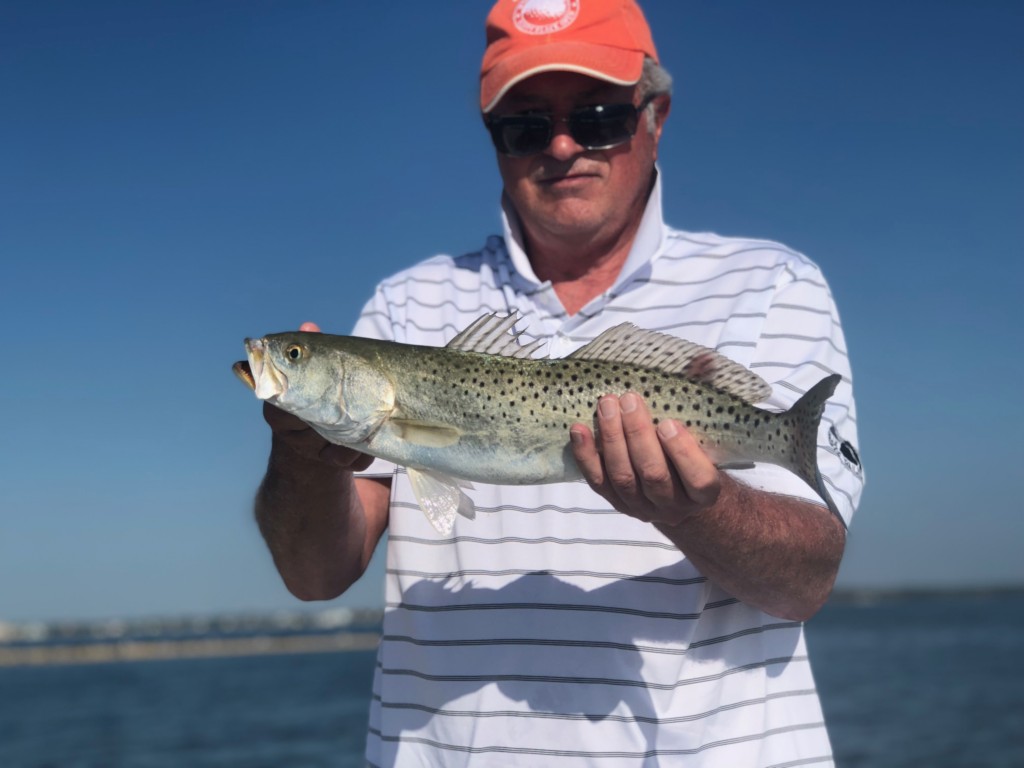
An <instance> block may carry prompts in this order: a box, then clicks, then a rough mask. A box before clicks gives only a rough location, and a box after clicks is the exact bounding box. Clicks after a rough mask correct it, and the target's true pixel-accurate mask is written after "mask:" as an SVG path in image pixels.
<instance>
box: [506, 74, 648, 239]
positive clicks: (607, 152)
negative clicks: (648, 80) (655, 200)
mask: <svg viewBox="0 0 1024 768" xmlns="http://www.w3.org/2000/svg"><path fill="white" fill-rule="evenodd" d="M638 101H639V97H638V95H637V94H636V87H635V86H618V85H613V84H611V83H606V82H604V81H601V80H595V79H593V78H590V77H585V76H584V75H578V74H575V73H570V72H548V73H544V74H540V75H535V76H534V77H531V78H528V79H527V80H524V81H523V82H521V83H519V84H517V85H516V86H515V87H514V88H512V90H510V91H509V92H508V93H507V94H506V95H505V96H504V98H502V100H501V102H499V104H498V105H497V107H495V109H494V114H496V115H509V114H515V113H520V112H546V113H550V114H552V115H554V117H555V118H556V119H558V118H562V117H565V116H566V115H568V114H569V112H571V111H572V110H573V109H576V108H578V107H586V106H593V105H597V104H620V103H632V104H637V103H638ZM655 104H656V105H657V104H658V102H657V101H656V102H655ZM661 106H664V107H666V109H658V119H657V125H656V128H655V131H654V132H653V133H651V132H650V131H649V130H648V127H647V118H646V116H645V115H641V118H640V122H639V125H638V127H637V131H636V134H635V135H634V136H633V138H632V139H631V140H629V141H627V142H626V143H624V144H620V145H618V146H616V147H612V148H610V149H602V150H586V149H584V148H583V147H581V146H580V145H579V144H577V143H576V142H575V141H574V140H573V138H572V136H570V134H569V131H568V126H567V125H566V123H565V122H557V123H556V125H555V132H554V136H553V137H552V139H551V142H550V144H548V146H547V147H546V148H545V149H544V150H543V151H542V152H539V153H537V154H535V155H530V156H528V157H508V156H507V155H503V154H501V153H498V169H499V171H500V172H501V177H502V179H503V181H504V183H505V191H506V192H507V193H508V195H509V197H510V198H511V199H512V203H513V204H514V205H515V209H516V212H517V213H518V214H519V217H520V218H521V219H522V221H523V225H524V227H525V229H526V234H527V237H528V239H530V240H533V241H538V240H544V239H549V238H555V239H559V240H561V241H563V242H564V241H565V240H566V239H572V240H574V241H575V242H579V243H580V244H581V245H583V244H585V243H596V242H600V241H602V240H603V239H607V238H615V237H618V236H620V233H621V232H623V231H624V230H625V229H627V228H628V227H629V226H630V224H631V223H635V222H638V221H639V217H640V215H641V214H642V212H643V209H644V206H645V205H646V202H647V195H648V192H649V190H650V184H651V180H652V178H653V171H654V161H655V160H656V159H657V156H658V140H659V138H660V137H661V127H662V123H663V119H664V116H665V114H666V113H667V103H665V102H662V105H661Z"/></svg>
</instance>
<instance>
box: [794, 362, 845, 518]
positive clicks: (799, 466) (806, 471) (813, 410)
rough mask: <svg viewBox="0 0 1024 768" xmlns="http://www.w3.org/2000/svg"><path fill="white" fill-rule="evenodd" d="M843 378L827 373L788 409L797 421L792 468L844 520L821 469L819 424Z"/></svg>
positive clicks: (795, 423) (836, 374)
mask: <svg viewBox="0 0 1024 768" xmlns="http://www.w3.org/2000/svg"><path fill="white" fill-rule="evenodd" d="M840 379H842V377H841V376H840V375H839V374H838V373H833V374H832V375H830V376H826V377H825V378H824V379H822V380H821V381H819V382H818V383H817V384H815V385H814V386H813V387H811V388H810V389H809V390H807V392H805V393H804V394H803V396H802V397H801V398H800V399H799V400H797V401H796V404H795V405H794V406H793V407H792V408H790V409H789V410H788V411H787V412H786V416H788V417H789V418H791V419H792V420H793V422H794V430H793V433H794V442H795V444H794V446H793V459H794V466H792V467H790V469H792V470H793V471H794V472H795V473H796V474H797V476H798V477H799V478H800V479H801V480H803V481H804V482H805V483H807V484H808V485H809V486H811V488H813V489H814V490H815V491H817V493H818V495H819V496H821V499H822V501H824V502H825V504H826V505H827V506H828V508H829V509H830V510H832V514H834V515H835V516H836V517H838V518H839V519H840V520H842V516H841V515H840V514H839V509H838V508H837V507H836V504H835V502H834V501H833V500H832V495H831V494H830V493H829V492H828V489H827V488H826V487H825V481H824V480H823V479H822V477H821V472H820V470H819V469H818V425H819V424H820V423H821V414H822V413H823V412H824V411H825V401H826V400H828V399H829V398H830V397H831V396H832V393H833V392H835V391H836V386H837V385H838V384H839V381H840Z"/></svg>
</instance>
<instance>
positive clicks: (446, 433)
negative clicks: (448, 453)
mask: <svg viewBox="0 0 1024 768" xmlns="http://www.w3.org/2000/svg"><path fill="white" fill-rule="evenodd" d="M391 423H392V424H393V425H394V427H395V430H396V431H397V432H398V436H399V437H400V438H402V439H403V440H405V441H406V442H407V443H412V444H413V445H420V446H423V447H424V448H447V447H448V446H450V445H455V444H456V443H457V442H459V438H460V437H462V432H460V431H459V430H458V429H456V428H455V427H453V426H451V425H449V424H442V423H438V422H429V421H415V420H413V419H396V418H392V419H391ZM410 474H411V473H410Z"/></svg>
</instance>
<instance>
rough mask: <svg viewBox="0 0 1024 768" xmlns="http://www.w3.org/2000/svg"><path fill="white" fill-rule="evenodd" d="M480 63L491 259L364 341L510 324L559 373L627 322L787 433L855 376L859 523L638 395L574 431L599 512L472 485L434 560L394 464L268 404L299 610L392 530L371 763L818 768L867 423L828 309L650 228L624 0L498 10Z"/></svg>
mask: <svg viewBox="0 0 1024 768" xmlns="http://www.w3.org/2000/svg"><path fill="white" fill-rule="evenodd" d="M487 39H488V47H487V50H486V53H485V55H484V60H483V68H482V72H481V109H482V111H483V114H484V118H485V122H486V124H487V127H488V130H489V131H490V132H491V135H492V138H493V140H494V144H495V147H496V150H497V161H498V167H499V169H500V171H501V176H502V179H503V182H504V196H503V209H504V213H505V219H504V224H505V232H504V236H503V237H491V238H489V240H488V241H487V243H486V245H485V246H484V247H483V248H482V249H481V250H480V251H478V252H476V253H471V254H468V255H465V256H461V257H458V258H452V257H448V256H439V257H435V258H433V259H430V260H428V261H426V262H424V263H422V264H419V265H418V266H415V267H413V268H411V269H409V270H406V271H405V272H403V273H401V274H399V275H396V276H395V277H393V278H391V279H389V280H386V281H385V282H384V283H382V284H381V285H380V286H379V287H378V289H377V292H376V295H375V296H374V298H373V299H372V300H371V301H370V302H369V304H368V305H367V307H366V308H365V310H364V312H363V315H362V317H361V318H360V320H359V322H358V324H357V325H356V329H355V333H356V334H357V335H363V336H373V337H378V338H385V339H393V340H397V341H401V342H408V343H417V344H426V345H433V346H442V345H444V344H445V343H447V341H449V340H450V339H451V338H452V337H453V336H454V335H455V334H456V333H457V332H458V331H459V330H461V329H462V328H464V327H465V326H466V325H468V324H469V323H470V322H471V321H472V320H474V319H475V318H476V317H478V316H479V315H481V314H484V313H486V312H492V311H501V312H508V311H516V312H518V313H519V314H520V315H521V316H522V320H521V321H520V324H519V327H521V328H524V329H525V330H526V332H527V334H528V335H530V336H532V337H534V338H540V339H544V340H545V341H546V342H547V345H546V352H547V354H548V355H550V356H552V357H562V356H565V355H566V354H568V353H569V352H571V351H572V350H574V349H576V348H578V347H580V346H582V345H583V344H585V343H586V342H588V341H590V340H591V339H593V338H595V337H596V336H598V335H599V334H600V333H601V332H602V331H604V330H606V329H608V328H610V327H612V326H614V325H617V324H619V323H620V322H623V321H624V320H627V319H628V320H630V321H632V322H634V323H635V324H637V325H639V326H641V327H645V328H651V329H657V330H662V331H665V332H668V333H672V334H675V335H679V336H682V337H685V338H688V339H690V340H692V341H696V342H698V343H701V344H704V345H706V346H710V347H713V348H717V349H719V350H722V351H723V352H724V353H725V354H727V355H728V356H730V357H732V358H733V359H735V360H737V361H738V362H740V363H742V364H743V365H745V366H747V367H750V368H752V369H755V370H757V371H758V372H759V373H760V374H761V375H762V376H763V377H765V378H766V379H767V380H768V381H769V382H771V383H772V385H773V395H772V398H771V399H770V400H769V401H767V403H765V404H762V405H766V406H767V407H769V408H773V409H784V408H788V407H789V406H790V405H792V404H793V402H795V400H796V399H797V398H798V397H799V395H800V394H801V393H803V392H804V391H806V390H807V389H809V388H810V387H811V386H812V385H813V384H815V383H816V382H817V381H818V380H819V379H821V378H822V377H823V376H825V375H827V374H828V373H830V372H838V373H841V374H842V377H843V380H842V383H841V384H840V386H839V388H838V390H837V392H836V395H835V396H834V397H833V399H832V400H830V402H829V404H828V406H827V408H826V413H825V417H824V419H823V425H822V428H821V432H820V434H819V446H820V447H819V465H820V467H821V471H822V474H823V475H824V477H825V482H826V484H827V485H828V486H829V488H830V491H831V493H832V496H833V497H834V499H835V502H836V506H837V508H838V510H839V513H840V515H841V517H842V518H843V519H840V518H839V517H837V516H836V515H834V514H833V513H832V512H830V511H829V510H828V509H827V508H826V507H825V506H824V503H823V502H822V500H821V499H819V498H818V497H817V496H816V495H815V494H814V493H813V492H812V491H811V490H810V489H809V488H808V487H807V486H806V485H805V484H804V483H802V481H800V480H799V479H797V478H796V477H795V476H793V475H791V474H790V473H788V472H786V471H784V470H781V469H779V468H776V467H773V466H771V465H758V466H757V467H756V468H754V469H749V470H736V471H734V472H732V474H729V473H726V472H724V471H719V470H718V469H717V468H716V467H715V465H714V464H713V463H711V461H710V460H709V459H708V457H707V456H706V455H705V454H704V453H703V451H702V450H701V449H700V447H699V446H698V445H697V444H696V442H695V441H694V439H693V437H692V436H691V435H690V434H689V433H688V432H687V431H686V429H685V428H684V427H683V426H682V425H681V424H680V423H679V422H677V421H674V420H671V419H670V420H663V421H661V422H660V423H659V425H658V426H657V427H655V426H654V425H653V423H652V419H651V416H650V414H649V413H648V411H647V408H646V405H645V404H644V402H643V401H642V399H641V398H640V397H639V396H638V395H636V394H634V393H627V394H623V395H622V396H621V397H615V396H608V397H605V398H602V399H601V401H600V402H599V405H598V409H597V414H596V415H595V419H596V425H597V427H598V429H597V431H596V433H595V431H593V430H592V429H591V427H592V426H593V425H584V424H574V425H572V426H571V427H570V429H569V430H568V435H567V439H569V440H571V443H572V450H573V454H574V456H575V458H576V461H577V463H578V464H579V466H580V467H581V469H582V470H583V474H584V476H585V478H586V481H587V483H588V484H589V486H590V488H588V487H587V485H585V484H583V483H563V484H556V485H547V486H538V487H515V488H512V487H502V486H489V485H488V486H485V485H477V487H476V489H475V490H474V491H473V493H472V496H473V500H474V502H475V504H476V519H475V520H472V521H470V520H463V519H459V520H458V521H457V523H456V527H455V530H454V531H453V532H452V534H451V535H450V536H449V537H446V538H442V537H439V536H438V535H437V534H436V533H435V532H434V531H433V529H432V528H430V526H429V524H428V523H427V522H426V521H425V520H424V518H423V516H422V515H421V514H419V512H418V511H417V504H416V502H415V499H414V497H413V495H412V491H411V489H410V486H409V482H408V478H407V476H406V474H405V472H404V471H403V470H402V469H401V468H400V467H393V466H388V465H386V464H385V463H384V462H379V461H378V462H376V463H374V464H373V466H370V459H369V458H368V457H365V456H362V455H360V454H358V453H355V452H352V451H349V450H347V449H344V448H341V447H339V446H332V445H329V444H327V443H325V442H324V441H323V440H322V439H321V438H320V437H319V436H317V435H316V434H315V433H313V432H312V430H310V429H308V428H306V427H305V425H303V424H302V423H301V422H299V421H297V420H295V419H294V418H292V417H289V416H287V415H286V414H283V413H281V412H279V411H276V410H275V409H274V408H272V407H269V406H268V407H267V408H266V418H267V420H268V422H269V423H270V425H271V427H272V429H273V445H272V450H271V456H270V462H269V466H268V470H267V475H266V478H265V479H264V482H263V484H262V486H261V488H260V491H259V494H258V497H257V503H256V513H257V518H258V521H259V523H260V527H261V530H262V532H263V534H264V537H265V538H266V540H267V542H268V545H269V547H270V549H271V552H272V553H273V556H274V560H275V563H276V565H277V567H278V569H279V570H280V572H281V575H282V577H283V578H284V580H285V583H286V584H287V586H288V588H289V589H290V590H291V591H292V592H293V593H294V594H295V595H297V596H298V597H300V598H303V599H329V598H333V597H335V596H337V595H338V594H340V593H341V592H343V591H344V590H345V589H346V588H347V587H348V586H350V585H351V584H352V583H353V582H354V581H355V580H356V579H358V578H359V577H360V575H361V574H362V573H363V571H364V569H365V568H366V566H367V564H368V562H369V559H370V556H371V554H372V552H373V550H374V548H375V546H376V545H377V542H378V540H379V539H380V537H381V535H382V534H383V532H384V530H385V529H387V530H388V532H389V537H388V571H387V584H386V607H387V612H386V616H385V624H384V633H383V639H382V642H381V647H380V651H379V658H378V669H377V674H376V680H375V685H374V700H373V704H372V706H371V724H370V734H369V739H368V747H367V759H368V762H369V763H370V764H371V765H375V766H414V765H415V766H420V765H423V766H426V765H431V766H435V765H446V766H448V765H452V766H454V765H488V766H495V765H498V766H550V765H560V766H563V765H564V766H584V765H601V766H608V765H615V766H620V765H621V766H641V765H644V766H652V765H678V764H685V765H707V766H769V765H797V764H799V765H811V764H823V765H824V764H830V763H831V753H830V747H829V742H828V737H827V735H826V732H825V729H824V724H823V722H822V715H821V709H820V706H819V703H818V699H817V694H816V692H815V689H814V681H813V677H812V675H811V671H810V667H809V662H808V660H807V655H806V650H805V647H804V642H803V634H802V625H801V623H800V622H802V621H804V620H805V619H807V618H809V617H810V616H811V615H813V614H814V613H815V612H816V611H817V610H818V608H819V607H820V606H821V605H822V603H823V602H824V601H825V599H826V597H827V596H828V594H829V592H830V590H831V587H832V583H833V581H834V578H835V575H836V571H837V569H838V566H839V561H840V558H841V556H842V551H843V546H844V541H845V524H846V523H847V522H848V521H849V518H850V517H851V516H852V514H853V510H854V507H855V504H856V501H857V499H858V498H859V494H860V490H861V485H862V478H861V475H860V468H859V466H858V465H857V464H856V463H854V462H853V461H851V460H849V459H846V458H844V457H843V452H842V451H840V450H839V449H838V446H839V445H840V442H841V441H842V440H848V441H852V440H855V434H854V432H855V416H854V406H853V398H852V392H851V387H850V370H849V365H848V361H847V357H846V354H845V352H844V350H845V343H844V341H843V336H842V332H841V330H840V327H839V323H838V316H837V314H836V310H835V307H834V305H833V304H832V301H831V297H830V295H829V292H828V289H827V286H826V285H825V283H824V280H823V278H822V277H821V275H820V273H819V271H818V270H817V268H816V267H815V266H814V265H813V264H812V263H811V262H810V261H808V260H807V259H806V258H805V257H803V256H801V255H799V254H797V253H794V252H793V251H790V250H788V249H786V248H784V247H783V246H780V245H778V244H775V243H770V242H766V241H755V240H742V239H734V238H723V237H718V236H716V235H711V234H691V233H685V232H680V231H678V230H674V229H671V228H670V227H668V226H666V225H665V224H664V223H663V221H662V215H661V187H660V185H661V180H660V178H659V176H658V173H657V169H656V166H655V162H656V160H657V156H658V145H659V142H660V140H661V136H662V130H663V128H664V125H665V120H666V117H667V116H668V113H669V107H670V103H671V95H670V82H671V81H670V78H669V77H668V76H667V73H665V72H664V70H662V69H661V68H660V67H659V66H658V64H657V60H658V57H657V52H656V50H655V47H654V43H653V41H652V39H651V35H650V31H649V29H648V26H647V23H646V21H645V20H644V17H643V15H642V13H641V11H640V9H639V8H638V7H637V6H636V5H635V4H634V3H633V2H631V1H628V0H561V1H560V0H550V1H547V2H541V1H538V0H519V1H518V2H516V1H515V0H501V1H500V2H498V4H497V5H496V6H495V7H494V9H493V10H492V11H491V13H490V15H489V17H488V20H487ZM314 329H315V327H314ZM595 434H596V436H595ZM840 435H841V436H842V437H840ZM847 453H848V454H849V455H851V456H852V455H855V453H853V452H850V451H847Z"/></svg>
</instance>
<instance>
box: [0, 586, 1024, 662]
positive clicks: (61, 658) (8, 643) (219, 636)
mask: <svg viewBox="0 0 1024 768" xmlns="http://www.w3.org/2000/svg"><path fill="white" fill-rule="evenodd" d="M1020 595H1024V585H1019V586H992V587H963V588H924V587H920V588H919V587H906V588H897V589H891V588H886V589H875V588H849V587H847V588H842V589H838V590H836V591H835V592H834V593H833V594H832V596H831V598H830V599H829V603H830V604H836V605H865V606H867V605H876V604H878V603H886V602H896V601H902V600H937V599H949V598H954V599H998V598H1005V597H1016V596H1020ZM382 618H383V611H380V610H378V609H344V608H327V609H324V610H322V611H319V612H297V613H294V614H285V615H282V614H272V615H266V616H260V615H256V616H244V617H239V616H216V617H206V618H196V617H191V618H188V617H185V618H181V617H179V618H171V619H138V620H123V621H122V620H119V621H111V620H101V621H95V622H53V623H50V624H46V623H42V622H32V623H26V624H21V625H19V624H0V629H2V630H3V632H0V668H5V667H39V666H57V665H77V664H112V663H120V662H131V661H161V660H170V659H201V658H223V657H238V656H264V655H271V654H274V655H283V654H297V653H337V652H341V651H371V650H374V649H375V648H376V647H377V644H378V643H379V642H380V621H381V619H382ZM283 627H286V628H287V630H288V631H281V630H282V628H283ZM240 632H241V634H240Z"/></svg>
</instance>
